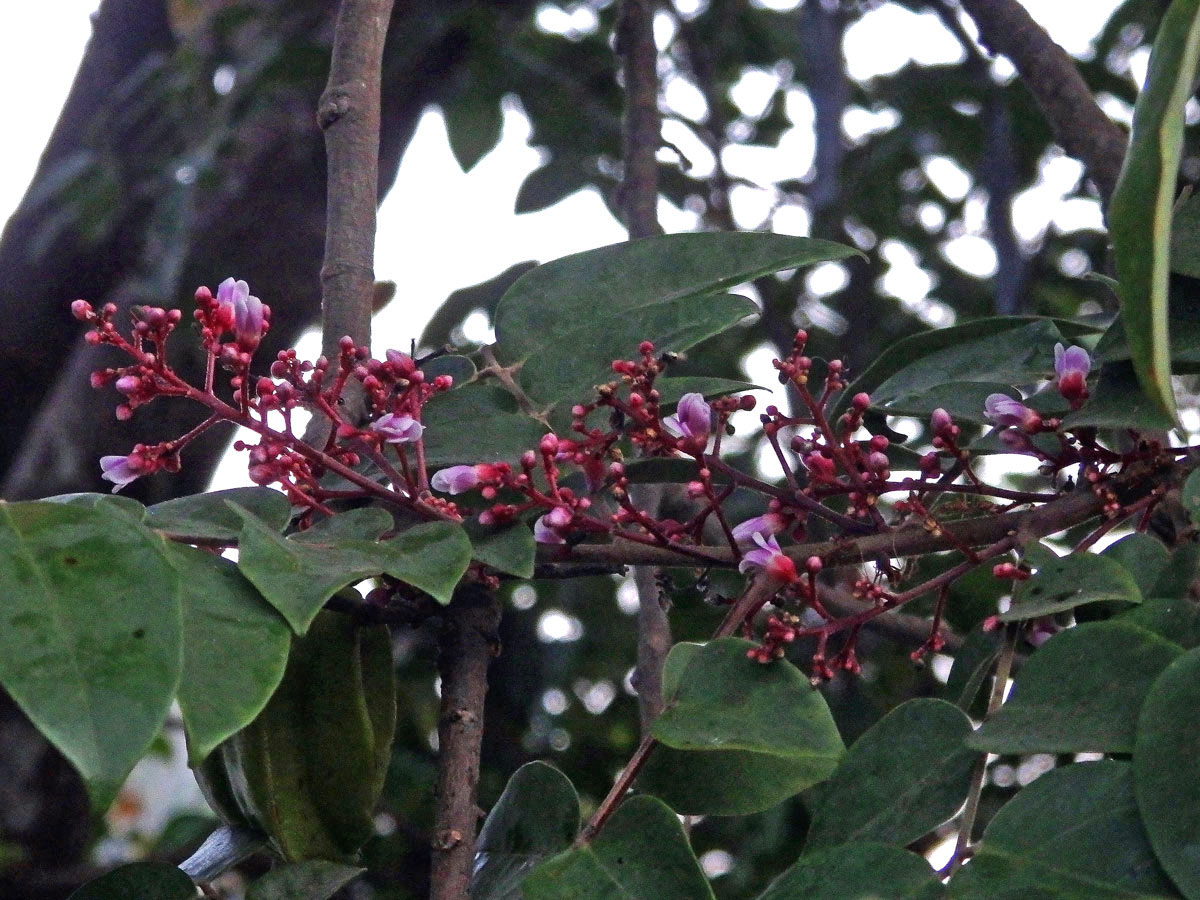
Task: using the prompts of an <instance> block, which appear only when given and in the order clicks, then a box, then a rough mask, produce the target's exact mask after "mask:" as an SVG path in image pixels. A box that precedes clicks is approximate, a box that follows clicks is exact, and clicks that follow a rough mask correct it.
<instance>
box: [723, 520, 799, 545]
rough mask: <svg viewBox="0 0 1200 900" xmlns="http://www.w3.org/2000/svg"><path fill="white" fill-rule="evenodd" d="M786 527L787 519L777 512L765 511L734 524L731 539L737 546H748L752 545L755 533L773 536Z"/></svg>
mask: <svg viewBox="0 0 1200 900" xmlns="http://www.w3.org/2000/svg"><path fill="white" fill-rule="evenodd" d="M786 527H787V521H786V520H785V519H784V517H783V516H781V515H780V514H779V513H765V514H763V515H761V516H755V517H754V518H753V519H747V520H746V521H745V522H742V523H741V524H740V525H735V526H734V527H733V529H732V531H733V539H734V540H735V541H737V543H738V546H739V547H750V546H753V544H754V538H755V536H756V535H758V536H761V537H774V536H775V535H777V534H779V532H781V531H783V529H784V528H786ZM751 552H754V551H751Z"/></svg>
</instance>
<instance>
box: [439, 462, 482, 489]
mask: <svg viewBox="0 0 1200 900" xmlns="http://www.w3.org/2000/svg"><path fill="white" fill-rule="evenodd" d="M429 483H430V485H432V487H433V489H434V490H435V491H441V492H442V493H443V494H461V493H463V492H464V491H469V490H471V488H473V487H475V485H477V484H479V473H478V472H477V471H476V469H475V466H450V468H448V469H442V470H441V471H440V472H437V473H436V474H435V475H434V476H433V478H432V479H431V480H430V482H429Z"/></svg>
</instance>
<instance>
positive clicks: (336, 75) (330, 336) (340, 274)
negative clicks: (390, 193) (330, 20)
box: [317, 0, 392, 421]
mask: <svg viewBox="0 0 1200 900" xmlns="http://www.w3.org/2000/svg"><path fill="white" fill-rule="evenodd" d="M391 14H392V0H342V5H341V8H340V10H339V11H338V18H337V25H336V27H335V31H334V39H333V59H332V61H331V63H330V66H329V82H328V85H327V86H326V88H325V93H324V94H322V95H321V100H320V103H318V105H317V124H318V125H320V126H321V130H322V131H323V132H324V133H325V154H326V157H327V159H328V166H329V169H328V190H327V204H328V208H327V220H326V229H325V260H324V264H323V265H322V266H321V352H322V353H323V354H324V356H325V357H326V358H328V359H331V360H333V359H336V358H337V356H338V341H339V340H341V338H342V337H343V336H344V335H349V336H350V337H351V338H353V339H354V342H355V343H356V344H360V345H365V344H369V343H370V340H371V306H372V298H373V296H374V286H375V211H376V208H377V206H378V204H379V117H380V113H379V108H380V81H381V77H382V76H381V67H382V63H383V42H384V37H385V36H386V34H387V26H388V21H389V19H390V18H391ZM351 402H354V401H353V399H352V400H351ZM358 402H361V398H359V399H358ZM347 418H348V419H350V420H351V421H354V420H356V419H357V418H358V416H357V415H354V414H351V415H348V416H347Z"/></svg>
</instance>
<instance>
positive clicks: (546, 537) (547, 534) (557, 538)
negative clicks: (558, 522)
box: [533, 510, 567, 544]
mask: <svg viewBox="0 0 1200 900" xmlns="http://www.w3.org/2000/svg"><path fill="white" fill-rule="evenodd" d="M557 511H558V510H554V512H548V513H546V514H545V515H544V516H542V517H541V518H540V519H538V520H537V521H536V522H534V523H533V539H534V540H535V541H537V542H538V543H539V544H565V543H566V542H567V541H566V539H565V538H564V537H563V536H562V535H561V534H559V533H558V532H557V531H555V530H554V528H553V527H552V526H551V525H550V523H548V522H547V521H546V520H547V519H549V518H550V517H551V516H552V515H554V513H555V512H557Z"/></svg>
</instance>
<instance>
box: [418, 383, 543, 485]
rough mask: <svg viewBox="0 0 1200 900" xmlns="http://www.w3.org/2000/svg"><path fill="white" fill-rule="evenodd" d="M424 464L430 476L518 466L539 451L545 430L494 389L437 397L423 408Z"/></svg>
mask: <svg viewBox="0 0 1200 900" xmlns="http://www.w3.org/2000/svg"><path fill="white" fill-rule="evenodd" d="M421 420H422V421H423V422H424V423H425V434H424V441H425V461H426V463H427V464H428V465H429V467H430V470H431V471H432V470H433V469H440V468H442V467H444V466H453V465H460V464H465V465H472V464H474V463H480V462H500V461H509V462H513V461H515V460H516V459H517V458H518V457H520V455H521V454H522V453H524V452H525V451H526V450H532V449H535V448H536V447H537V445H538V441H539V440H541V438H542V435H543V434H545V433H546V429H545V427H544V426H542V425H541V424H539V423H538V422H536V421H535V420H534V419H531V418H530V417H529V416H526V415H524V414H523V413H519V412H517V411H516V406H515V404H514V402H513V399H512V398H511V397H510V396H509V395H508V394H507V393H506V392H505V391H503V390H501V389H500V388H497V387H494V386H493V385H490V384H468V385H465V386H463V387H460V388H456V389H455V390H452V391H446V392H445V393H444V394H434V395H433V397H431V398H430V400H429V402H428V403H427V404H426V405H425V408H424V410H423V412H422V417H421Z"/></svg>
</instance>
